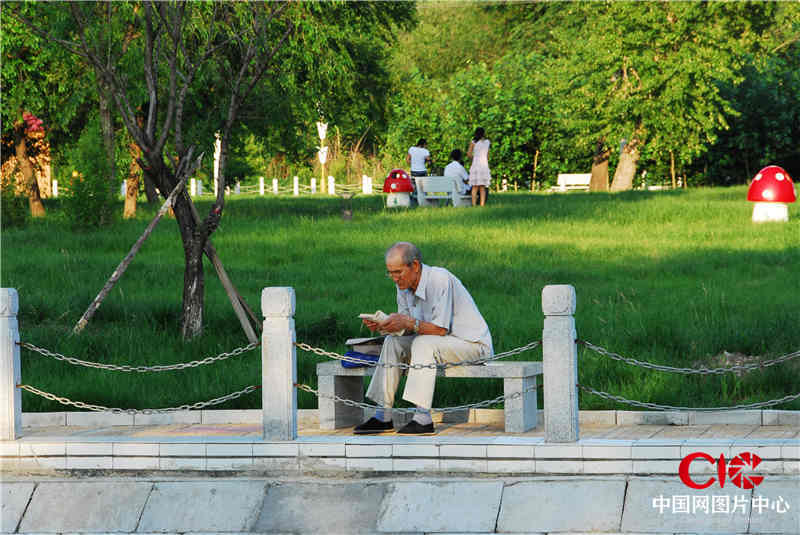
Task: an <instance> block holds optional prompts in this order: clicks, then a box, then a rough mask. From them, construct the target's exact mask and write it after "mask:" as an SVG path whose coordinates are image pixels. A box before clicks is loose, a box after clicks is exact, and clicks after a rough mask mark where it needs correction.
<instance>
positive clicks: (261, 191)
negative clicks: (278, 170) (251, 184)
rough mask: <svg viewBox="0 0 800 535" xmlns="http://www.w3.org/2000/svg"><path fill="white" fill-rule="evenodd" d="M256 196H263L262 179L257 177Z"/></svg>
mask: <svg viewBox="0 0 800 535" xmlns="http://www.w3.org/2000/svg"><path fill="white" fill-rule="evenodd" d="M258 194H259V195H264V177H263V176H260V177H258Z"/></svg>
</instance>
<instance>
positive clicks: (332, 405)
mask: <svg viewBox="0 0 800 535" xmlns="http://www.w3.org/2000/svg"><path fill="white" fill-rule="evenodd" d="M317 385H318V387H319V392H320V394H322V395H324V396H339V397H340V398H344V399H351V400H353V401H364V378H363V377H360V376H349V375H348V376H345V375H320V376H319V377H317ZM322 395H321V396H320V397H319V401H318V406H319V411H318V412H319V428H320V429H325V430H331V429H339V428H342V427H352V426H354V425H358V424H360V423H361V418H362V413H363V410H362V409H361V408H359V407H350V406H349V405H345V404H344V403H338V402H336V401H333V400H332V399H328V398H326V397H323V396H322Z"/></svg>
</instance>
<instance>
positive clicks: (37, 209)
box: [14, 123, 45, 217]
mask: <svg viewBox="0 0 800 535" xmlns="http://www.w3.org/2000/svg"><path fill="white" fill-rule="evenodd" d="M26 143H27V134H25V123H21V124H20V125H18V126H17V127H16V128H14V148H15V150H16V156H17V164H18V165H19V168H20V171H22V181H23V183H24V184H25V189H26V191H27V192H28V206H29V207H30V210H31V217H44V216H45V211H44V204H42V196H41V195H40V194H39V182H38V181H37V180H36V174H35V173H34V172H33V165H31V161H30V159H28V147H27V144H26Z"/></svg>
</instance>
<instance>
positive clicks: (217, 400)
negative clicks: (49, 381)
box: [17, 385, 261, 414]
mask: <svg viewBox="0 0 800 535" xmlns="http://www.w3.org/2000/svg"><path fill="white" fill-rule="evenodd" d="M17 387H18V388H20V389H22V390H27V391H28V392H30V393H32V394H36V395H37V396H41V397H43V398H45V399H49V400H51V401H57V402H58V403H61V404H62V405H71V406H73V407H77V408H79V409H88V410H90V411H95V412H111V413H114V414H161V413H165V412H176V411H188V410H193V409H202V408H205V407H210V406H212V405H219V404H220V403H225V402H226V401H230V400H232V399H236V398H239V397H242V396H244V395H246V394H249V393H251V392H255V391H256V390H257V389H259V388H261V386H257V385H250V386H248V387H247V388H245V389H243V390H239V391H238V392H232V393H230V394H228V395H226V396H222V397H219V398H214V399H210V400H208V401H198V402H197V403H192V404H188V405H180V406H179V407H169V408H165V409H119V408H114V407H104V406H102V405H92V404H90V403H84V402H82V401H73V400H71V399H69V398H65V397H60V396H56V395H55V394H51V393H50V392H45V391H44V390H39V389H38V388H36V387H33V386H30V385H17Z"/></svg>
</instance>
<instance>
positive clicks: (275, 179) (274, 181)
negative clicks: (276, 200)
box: [272, 178, 278, 195]
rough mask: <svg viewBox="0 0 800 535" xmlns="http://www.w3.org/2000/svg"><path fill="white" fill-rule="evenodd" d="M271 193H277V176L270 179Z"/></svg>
mask: <svg viewBox="0 0 800 535" xmlns="http://www.w3.org/2000/svg"><path fill="white" fill-rule="evenodd" d="M272 193H274V194H275V195H277V194H278V179H277V178H273V179H272Z"/></svg>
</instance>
